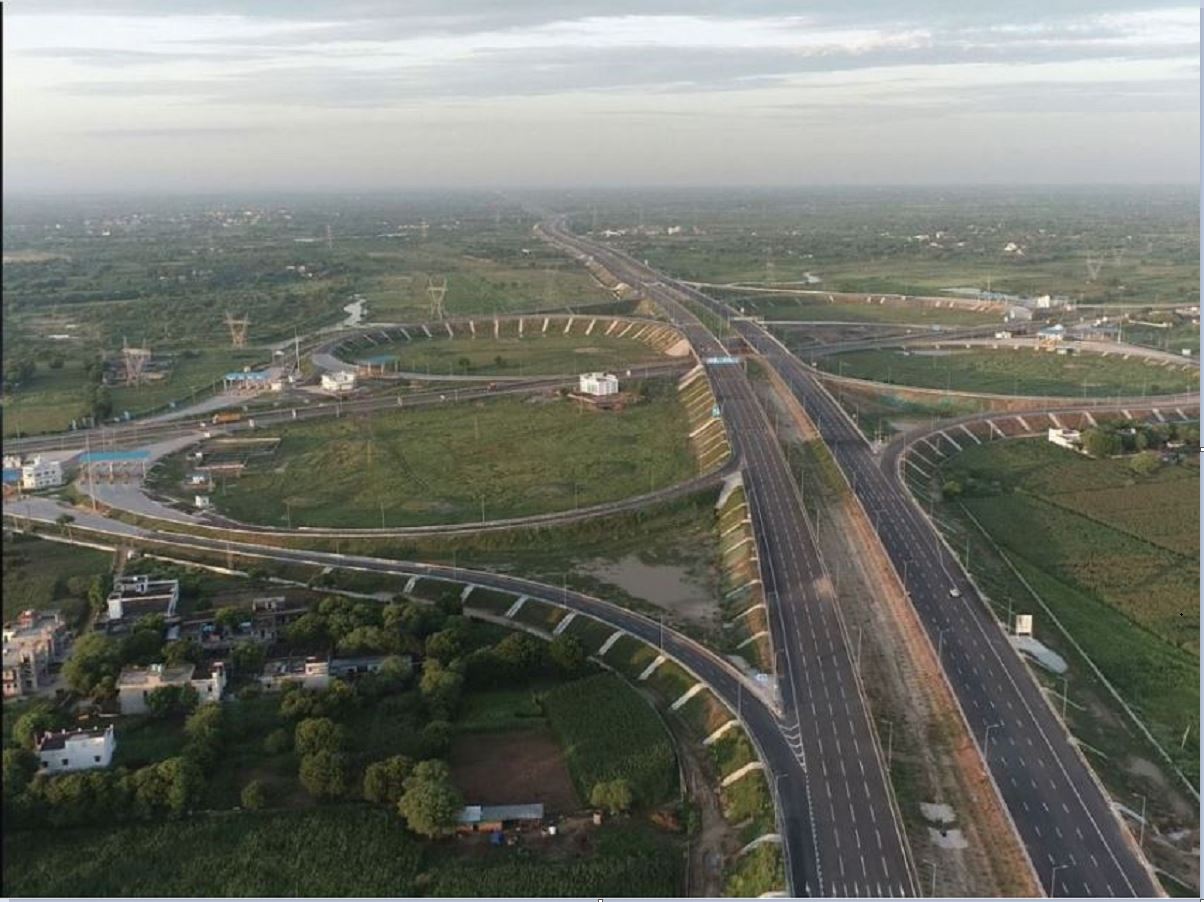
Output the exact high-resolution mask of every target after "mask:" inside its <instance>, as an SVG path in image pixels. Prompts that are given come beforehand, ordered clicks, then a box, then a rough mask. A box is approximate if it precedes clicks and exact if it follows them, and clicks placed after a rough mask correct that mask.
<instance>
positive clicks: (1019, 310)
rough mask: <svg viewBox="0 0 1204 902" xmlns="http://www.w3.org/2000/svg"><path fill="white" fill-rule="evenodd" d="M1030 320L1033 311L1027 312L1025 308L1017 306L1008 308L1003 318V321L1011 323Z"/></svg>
mask: <svg viewBox="0 0 1204 902" xmlns="http://www.w3.org/2000/svg"><path fill="white" fill-rule="evenodd" d="M1032 318H1033V311H1031V310H1029V309H1028V308H1027V307H1021V306H1020V305H1019V304H1014V305H1012V306H1011V307H1008V312H1007V315H1006V316H1005V317H1004V319H1006V320H1010V321H1012V322H1023V323H1027V322H1031V321H1032Z"/></svg>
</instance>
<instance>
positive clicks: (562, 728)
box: [544, 674, 677, 806]
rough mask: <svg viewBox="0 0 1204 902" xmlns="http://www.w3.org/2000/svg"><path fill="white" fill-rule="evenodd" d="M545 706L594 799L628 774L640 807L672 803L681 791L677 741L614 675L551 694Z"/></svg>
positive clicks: (572, 768) (584, 791) (583, 789)
mask: <svg viewBox="0 0 1204 902" xmlns="http://www.w3.org/2000/svg"><path fill="white" fill-rule="evenodd" d="M544 706H545V710H546V711H547V715H548V720H549V722H550V723H551V726H552V730H553V732H554V733H555V734H556V735H557V736H558V737H559V739H560V742H561V744H562V745H563V746H564V749H565V755H566V758H567V760H568V766H569V772H570V773H571V774H572V776H573V782H574V783H575V784H576V786H577V790H578V793H579V794H580V795H581V796H582V797H583V798H588V797H589V794H590V791H591V790H592V789H593V787H594V786H595V785H596V784H597V783H599V782H603V781H607V780H614V779H618V778H623V779H626V780H627V781H629V783H630V784H631V789H632V795H633V797H634V799H635V802H636V804H637V805H640V806H653V805H657V804H660V803H661V802H665V801H669V800H670V799H671V798H672V797H673V796H674V794H675V792H676V787H677V767H676V756H675V754H674V750H673V744H672V742H671V740H670V738H669V735H668V733H667V732H666V731H665V727H664V725H663V724H662V723H661V721H660V718H659V717H658V716H657V714H656V713H655V712H654V711H653V709H652V707H651V706H650V705H649V704H648V703H647V702H646V701H644V699H643V698H641V697H640V696H639V695H637V694H636V693H635V692H633V691H631V690H630V689H628V688H627V687H626V686H625V685H624V684H623V682H622V680H620V679H619V678H618V677H616V676H613V675H612V674H598V675H597V676H592V677H587V678H585V679H583V680H577V681H576V682H573V683H569V684H567V685H565V686H561V687H558V688H556V689H554V690H552V691H551V692H549V693H548V694H547V695H546V696H545V697H544Z"/></svg>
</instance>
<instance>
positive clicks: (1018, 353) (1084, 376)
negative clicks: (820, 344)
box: [818, 348, 1199, 398]
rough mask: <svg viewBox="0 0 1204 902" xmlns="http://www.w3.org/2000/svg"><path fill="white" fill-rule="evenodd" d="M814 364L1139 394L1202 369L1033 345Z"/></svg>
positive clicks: (913, 379) (888, 375)
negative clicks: (1036, 348) (1065, 352)
mask: <svg viewBox="0 0 1204 902" xmlns="http://www.w3.org/2000/svg"><path fill="white" fill-rule="evenodd" d="M818 364H819V366H820V368H821V369H824V370H826V371H828V372H830V373H834V374H836V375H841V376H852V377H855V378H858V379H870V380H873V381H875V382H886V383H892V384H895V385H910V386H915V387H917V388H934V389H942V390H945V391H967V392H989V393H992V394H1002V395H1052V396H1059V397H1071V398H1077V397H1090V398H1096V397H1110V396H1117V395H1121V396H1135V397H1137V396H1143V395H1159V394H1174V393H1176V392H1184V391H1191V390H1192V389H1193V388H1195V387H1196V386H1197V385H1198V383H1199V370H1196V369H1193V368H1190V367H1187V366H1181V367H1180V366H1174V367H1165V366H1161V365H1159V364H1154V363H1147V362H1144V361H1142V360H1139V359H1137V358H1131V359H1129V360H1125V359H1123V357H1121V356H1118V355H1116V354H1112V355H1110V356H1108V357H1104V356H1102V355H1100V354H1087V353H1076V354H1071V355H1065V356H1064V355H1060V354H1054V353H1052V352H1047V351H1034V350H1032V349H1030V348H1022V349H1018V350H990V349H986V348H975V349H973V350H954V349H948V350H945V349H942V350H930V349H913V350H911V351H899V350H893V349H892V350H874V351H850V352H847V353H844V354H833V355H832V356H830V357H821V358H819V361H818Z"/></svg>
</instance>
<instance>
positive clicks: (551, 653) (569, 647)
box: [548, 633, 585, 675]
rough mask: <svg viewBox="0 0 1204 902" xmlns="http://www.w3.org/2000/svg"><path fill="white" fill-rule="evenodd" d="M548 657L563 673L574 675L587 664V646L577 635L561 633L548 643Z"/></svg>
mask: <svg viewBox="0 0 1204 902" xmlns="http://www.w3.org/2000/svg"><path fill="white" fill-rule="evenodd" d="M548 657H549V658H550V659H551V661H552V663H553V664H555V665H556V667H557V668H559V669H560V671H561V672H562V673H564V674H566V675H572V674H574V673H578V672H579V671H580V670H581V668H583V667H584V666H585V646H584V645H582V644H581V640H580V639H578V638H577V637H576V636H570V635H569V634H568V633H561V634H560V635H559V636H557V637H556V638H555V639H553V640H552V641H551V643H550V644H549V645H548Z"/></svg>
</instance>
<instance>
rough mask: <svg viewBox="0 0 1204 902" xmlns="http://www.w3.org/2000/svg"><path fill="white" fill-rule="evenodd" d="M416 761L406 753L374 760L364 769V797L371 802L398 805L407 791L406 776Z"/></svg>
mask: <svg viewBox="0 0 1204 902" xmlns="http://www.w3.org/2000/svg"><path fill="white" fill-rule="evenodd" d="M413 769H414V762H413V761H411V760H410V759H409V758H407V757H406V756H405V755H394V756H393V757H392V758H385V759H384V760H383V761H374V762H372V763H371V764H369V765H368V767H367V768H366V769H365V770H364V798H365V799H367V800H368V801H369V802H380V803H383V804H387V805H396V804H397V803H398V801H400V800H401V797H402V795H403V794H404V793H405V782H406V778H407V777H409V776H410V772H411V771H412V770H413Z"/></svg>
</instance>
